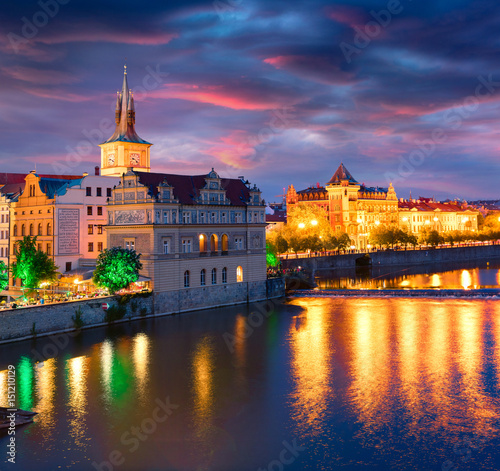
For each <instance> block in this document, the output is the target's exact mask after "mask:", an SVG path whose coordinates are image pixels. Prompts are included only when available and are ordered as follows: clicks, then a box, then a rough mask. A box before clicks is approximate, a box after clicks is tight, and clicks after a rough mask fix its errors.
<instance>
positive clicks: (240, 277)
mask: <svg viewBox="0 0 500 471" xmlns="http://www.w3.org/2000/svg"><path fill="white" fill-rule="evenodd" d="M236 281H237V282H238V283H241V282H242V281H243V268H242V267H241V266H239V267H238V268H236Z"/></svg>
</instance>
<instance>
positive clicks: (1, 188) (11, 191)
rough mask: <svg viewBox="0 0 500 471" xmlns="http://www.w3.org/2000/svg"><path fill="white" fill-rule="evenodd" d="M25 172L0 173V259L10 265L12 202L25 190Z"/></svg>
mask: <svg viewBox="0 0 500 471" xmlns="http://www.w3.org/2000/svg"><path fill="white" fill-rule="evenodd" d="M25 177H26V174H24V173H0V261H2V262H4V263H5V264H6V265H7V266H8V265H9V243H10V203H11V201H12V200H13V199H15V198H17V197H18V196H19V195H20V194H21V193H22V192H23V190H24V179H25Z"/></svg>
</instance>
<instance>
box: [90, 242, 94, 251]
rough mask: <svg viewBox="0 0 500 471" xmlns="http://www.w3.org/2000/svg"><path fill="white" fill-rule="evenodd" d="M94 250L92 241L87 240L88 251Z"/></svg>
mask: <svg viewBox="0 0 500 471" xmlns="http://www.w3.org/2000/svg"><path fill="white" fill-rule="evenodd" d="M93 251H94V242H89V252H93Z"/></svg>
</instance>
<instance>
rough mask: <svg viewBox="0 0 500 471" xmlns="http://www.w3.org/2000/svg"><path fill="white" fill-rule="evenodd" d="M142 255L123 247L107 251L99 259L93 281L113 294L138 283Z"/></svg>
mask: <svg viewBox="0 0 500 471" xmlns="http://www.w3.org/2000/svg"><path fill="white" fill-rule="evenodd" d="M140 257H141V254H138V253H137V252H136V251H135V250H128V249H124V248H122V247H112V248H111V249H105V250H103V251H102V252H101V253H100V254H99V257H98V258H97V266H96V269H95V271H94V276H93V278H92V281H93V282H94V283H95V284H96V285H97V286H104V287H105V288H108V290H109V292H110V293H111V294H114V293H116V292H117V291H119V290H121V289H123V288H126V287H127V286H128V285H129V284H130V283H133V282H134V281H137V279H138V278H139V270H140V269H141V268H142V263H141V262H140Z"/></svg>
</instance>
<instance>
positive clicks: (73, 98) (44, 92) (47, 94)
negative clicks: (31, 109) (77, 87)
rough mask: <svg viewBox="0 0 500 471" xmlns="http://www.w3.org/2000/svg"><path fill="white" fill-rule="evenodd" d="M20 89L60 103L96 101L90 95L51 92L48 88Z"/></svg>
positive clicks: (60, 91)
mask: <svg viewBox="0 0 500 471" xmlns="http://www.w3.org/2000/svg"><path fill="white" fill-rule="evenodd" d="M20 89H21V90H22V91H24V92H26V93H29V94H30V95H34V96H37V97H40V98H49V99H51V100H60V101H70V102H73V103H79V102H83V101H94V100H95V99H96V97H95V96H90V95H79V94H76V93H68V92H65V91H63V90H51V89H47V88H36V87H33V88H29V87H20Z"/></svg>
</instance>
